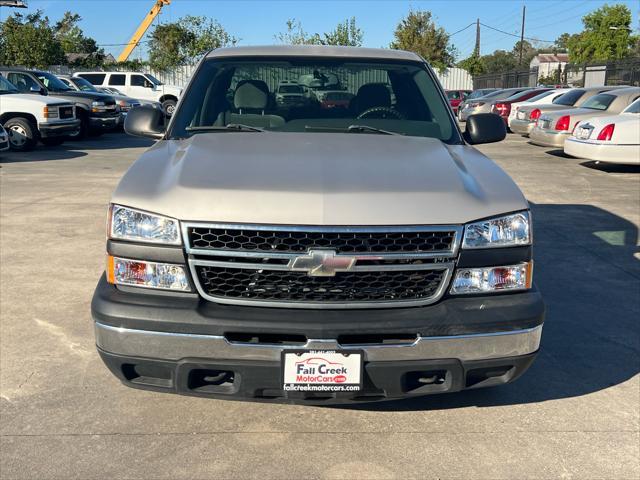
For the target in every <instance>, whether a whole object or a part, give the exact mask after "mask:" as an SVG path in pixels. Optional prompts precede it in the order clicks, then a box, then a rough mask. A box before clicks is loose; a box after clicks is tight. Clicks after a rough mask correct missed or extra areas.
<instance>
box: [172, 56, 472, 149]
mask: <svg viewBox="0 0 640 480" xmlns="http://www.w3.org/2000/svg"><path fill="white" fill-rule="evenodd" d="M291 78H298V79H302V80H303V81H301V80H298V81H299V83H305V84H309V85H312V86H315V85H318V86H326V85H329V84H330V85H332V86H334V87H335V86H337V85H339V86H340V88H341V89H342V91H343V92H344V93H346V94H347V95H346V96H347V98H349V97H352V99H351V100H350V101H348V102H343V103H326V102H324V101H320V100H318V98H317V97H316V96H315V95H310V96H309V98H307V99H306V101H305V102H298V103H291V104H289V103H283V102H276V101H275V95H274V94H273V92H274V91H275V90H276V88H277V87H278V85H279V84H280V83H281V82H282V81H283V80H287V79H291ZM312 88H313V87H312ZM174 117H175V119H174V121H173V124H172V128H171V131H170V132H169V136H170V137H172V138H184V137H187V136H190V135H194V134H196V133H198V132H203V131H208V132H218V134H220V133H219V132H223V131H225V128H224V127H226V126H227V125H232V126H237V125H242V126H249V127H258V128H260V129H263V130H266V131H267V132H345V133H353V132H357V133H362V134H375V133H382V132H379V131H378V132H375V130H376V129H377V130H384V131H387V132H393V133H398V134H403V135H410V136H419V137H432V138H437V139H440V140H442V141H444V142H448V143H459V142H460V137H459V135H458V130H457V129H456V127H455V125H454V123H453V121H452V119H451V116H450V114H449V106H448V105H447V104H445V102H444V100H443V98H442V96H441V94H440V90H439V89H438V86H437V84H436V83H435V82H434V79H433V77H432V76H431V75H430V73H429V72H428V71H427V70H426V69H425V68H424V66H423V65H422V64H420V63H414V62H381V63H378V62H372V61H371V60H366V61H352V60H348V61H345V60H344V59H328V60H327V59H300V58H296V59H295V60H293V61H291V59H290V58H282V59H279V58H275V59H274V58H269V59H265V60H260V59H257V60H253V59H248V60H245V59H242V60H240V59H238V60H234V59H211V60H208V61H206V62H204V63H203V64H202V66H201V67H200V69H199V70H198V72H197V74H196V77H195V78H194V79H193V80H192V82H191V86H190V87H189V90H188V91H187V92H186V94H185V96H184V98H183V100H182V105H181V106H180V108H179V109H178V111H177V112H176V114H175V115H174ZM350 127H352V128H350ZM353 127H358V128H353ZM363 127H367V128H363ZM254 130H255V128H254ZM226 131H231V130H228V129H227V130H226Z"/></svg>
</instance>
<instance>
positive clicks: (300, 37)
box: [274, 18, 322, 45]
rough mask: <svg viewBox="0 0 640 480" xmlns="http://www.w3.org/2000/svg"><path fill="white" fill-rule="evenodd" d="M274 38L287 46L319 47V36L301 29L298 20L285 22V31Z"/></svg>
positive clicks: (293, 19) (291, 19)
mask: <svg viewBox="0 0 640 480" xmlns="http://www.w3.org/2000/svg"><path fill="white" fill-rule="evenodd" d="M274 38H275V39H276V40H277V41H279V42H280V43H284V44H287V45H321V44H322V42H321V38H320V35H318V34H317V33H315V34H309V33H307V32H305V31H304V29H303V28H302V23H301V22H300V20H296V19H295V18H290V19H289V20H287V30H286V31H284V32H280V33H277V34H276V35H275V36H274Z"/></svg>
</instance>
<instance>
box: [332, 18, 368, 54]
mask: <svg viewBox="0 0 640 480" xmlns="http://www.w3.org/2000/svg"><path fill="white" fill-rule="evenodd" d="M363 38H364V33H363V32H362V30H361V29H360V28H358V26H357V25H356V17H351V18H348V19H346V20H345V21H344V22H343V23H339V24H338V25H336V28H335V29H333V30H332V31H330V32H329V33H325V34H324V40H323V41H322V44H323V45H343V46H346V47H361V46H362V40H363Z"/></svg>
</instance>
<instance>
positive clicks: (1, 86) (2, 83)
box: [0, 76, 20, 95]
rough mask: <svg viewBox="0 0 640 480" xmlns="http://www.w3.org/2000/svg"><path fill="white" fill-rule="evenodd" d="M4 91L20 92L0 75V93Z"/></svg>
mask: <svg viewBox="0 0 640 480" xmlns="http://www.w3.org/2000/svg"><path fill="white" fill-rule="evenodd" d="M5 93H20V91H19V90H18V89H17V88H16V87H14V86H13V84H12V83H10V82H9V81H8V80H7V79H5V78H4V77H3V76H0V95H2V94H5Z"/></svg>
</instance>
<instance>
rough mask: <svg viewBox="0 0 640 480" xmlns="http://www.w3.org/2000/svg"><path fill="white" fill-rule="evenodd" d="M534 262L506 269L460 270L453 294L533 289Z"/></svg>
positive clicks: (458, 270) (454, 283)
mask: <svg viewBox="0 0 640 480" xmlns="http://www.w3.org/2000/svg"><path fill="white" fill-rule="evenodd" d="M532 276H533V262H526V263H519V264H517V265H509V266H506V267H482V268H459V269H457V270H456V276H455V278H454V279H453V282H452V284H451V294H452V295H458V294H465V293H466V294H470V293H490V292H499V291H504V290H526V289H529V288H531V283H532Z"/></svg>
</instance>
